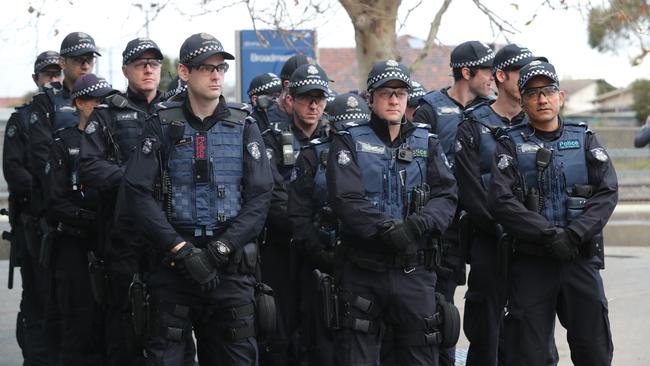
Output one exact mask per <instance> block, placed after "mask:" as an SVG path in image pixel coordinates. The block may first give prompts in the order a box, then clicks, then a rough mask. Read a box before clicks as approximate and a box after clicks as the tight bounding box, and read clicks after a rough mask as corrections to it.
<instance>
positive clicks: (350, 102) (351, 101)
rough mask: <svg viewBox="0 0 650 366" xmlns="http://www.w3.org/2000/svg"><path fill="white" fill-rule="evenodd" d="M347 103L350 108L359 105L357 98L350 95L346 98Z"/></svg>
mask: <svg viewBox="0 0 650 366" xmlns="http://www.w3.org/2000/svg"><path fill="white" fill-rule="evenodd" d="M347 105H348V107H350V108H356V107H358V106H359V101H357V98H355V97H353V96H351V95H350V96H349V97H348V100H347Z"/></svg>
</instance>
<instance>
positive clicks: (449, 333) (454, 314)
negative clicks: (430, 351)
mask: <svg viewBox="0 0 650 366" xmlns="http://www.w3.org/2000/svg"><path fill="white" fill-rule="evenodd" d="M436 310H437V311H436V312H437V313H438V315H439V317H440V325H439V331H440V334H441V339H440V348H451V347H454V346H455V345H456V343H458V337H459V336H460V313H459V312H458V308H456V305H454V304H452V303H451V302H449V301H447V299H445V296H444V295H443V294H441V293H437V292H436Z"/></svg>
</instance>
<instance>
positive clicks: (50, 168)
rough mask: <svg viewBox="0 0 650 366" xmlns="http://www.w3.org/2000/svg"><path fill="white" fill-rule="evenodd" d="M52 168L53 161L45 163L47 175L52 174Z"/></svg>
mask: <svg viewBox="0 0 650 366" xmlns="http://www.w3.org/2000/svg"><path fill="white" fill-rule="evenodd" d="M50 170H52V162H51V161H48V162H47V163H45V175H48V174H50Z"/></svg>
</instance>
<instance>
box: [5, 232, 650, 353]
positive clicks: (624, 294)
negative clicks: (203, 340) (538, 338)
mask: <svg viewBox="0 0 650 366" xmlns="http://www.w3.org/2000/svg"><path fill="white" fill-rule="evenodd" d="M613 244H614V243H613ZM606 253H607V255H606V259H605V261H606V263H605V265H606V269H605V270H604V271H602V272H601V273H602V276H603V282H604V284H605V293H606V294H607V297H608V299H609V318H610V323H611V328H612V334H613V341H614V361H613V363H612V364H613V365H625V366H647V365H650V348H649V347H648V339H649V338H650V284H649V282H648V278H650V246H646V247H638V246H636V247H630V246H617V245H610V246H609V247H607V248H606ZM7 267H8V262H7V261H6V260H0V286H2V288H1V289H0V366H17V365H21V364H22V358H21V354H20V350H19V348H18V345H17V344H16V340H15V324H16V312H17V309H18V303H19V301H20V290H19V289H20V276H16V283H15V286H14V289H13V290H7V288H6V283H7ZM466 290H467V288H466V287H464V286H463V287H459V288H458V289H457V291H456V297H455V302H456V304H457V306H458V308H459V310H460V312H461V318H462V313H463V308H464V306H463V305H464V301H463V295H464V294H465V291H466ZM555 339H556V342H557V347H558V352H559V354H560V363H559V366H568V365H571V361H570V353H569V347H568V345H567V342H566V332H565V330H564V328H562V326H561V325H560V324H559V323H558V324H557V326H556V334H555ZM468 345H469V344H468V342H467V339H465V337H464V335H463V334H462V332H461V338H460V340H459V342H458V346H457V354H458V360H457V365H459V366H464V365H465V355H466V353H467V347H468Z"/></svg>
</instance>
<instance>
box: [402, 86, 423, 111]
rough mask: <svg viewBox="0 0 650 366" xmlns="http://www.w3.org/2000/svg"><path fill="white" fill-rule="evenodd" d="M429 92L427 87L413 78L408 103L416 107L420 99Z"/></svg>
mask: <svg viewBox="0 0 650 366" xmlns="http://www.w3.org/2000/svg"><path fill="white" fill-rule="evenodd" d="M426 94H427V89H426V88H425V87H423V86H422V84H420V83H418V82H417V81H415V80H411V91H409V99H408V101H407V102H406V105H407V106H409V107H411V108H415V107H417V106H418V105H419V103H420V99H421V98H422V97H423V96H425V95H426Z"/></svg>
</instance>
